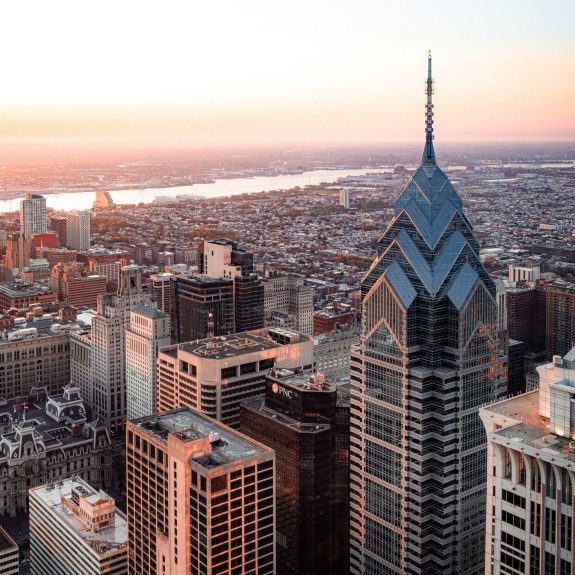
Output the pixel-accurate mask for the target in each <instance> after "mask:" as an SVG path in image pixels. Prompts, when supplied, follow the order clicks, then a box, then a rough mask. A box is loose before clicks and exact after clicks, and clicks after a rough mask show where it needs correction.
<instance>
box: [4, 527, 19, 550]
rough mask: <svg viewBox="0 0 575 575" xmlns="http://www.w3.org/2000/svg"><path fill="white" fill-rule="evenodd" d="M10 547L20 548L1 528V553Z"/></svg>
mask: <svg viewBox="0 0 575 575" xmlns="http://www.w3.org/2000/svg"><path fill="white" fill-rule="evenodd" d="M10 547H16V548H18V545H17V544H16V542H15V541H14V540H13V539H12V537H10V535H8V533H6V531H4V529H2V527H0V551H6V549H10Z"/></svg>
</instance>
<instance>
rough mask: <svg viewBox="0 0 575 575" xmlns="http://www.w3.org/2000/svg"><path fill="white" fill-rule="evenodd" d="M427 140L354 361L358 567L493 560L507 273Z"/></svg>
mask: <svg viewBox="0 0 575 575" xmlns="http://www.w3.org/2000/svg"><path fill="white" fill-rule="evenodd" d="M426 93H427V106H426V125H425V148H424V151H423V158H422V162H421V165H420V167H419V168H418V170H417V171H416V172H415V174H414V175H413V176H412V177H411V178H410V180H409V181H408V182H407V184H406V185H405V187H404V188H403V190H402V191H401V193H400V194H399V196H398V197H397V199H396V201H395V217H394V218H393V220H392V221H391V223H390V225H389V226H388V228H387V230H386V231H385V232H384V234H383V235H382V236H381V238H380V239H379V243H378V255H377V257H376V259H375V261H374V262H373V264H372V266H371V269H370V270H369V271H368V272H367V274H366V275H365V277H364V279H363V282H362V301H363V303H362V306H363V320H362V333H361V342H360V348H359V351H358V353H357V354H356V355H355V356H354V358H353V360H352V361H353V363H352V368H351V369H352V372H351V373H352V382H351V383H352V386H351V389H352V395H351V458H350V467H351V480H350V485H351V572H352V573H356V574H360V573H365V574H370V575H373V574H384V573H385V574H395V573H397V574H404V573H406V574H413V575H415V574H425V575H434V574H442V575H446V574H458V575H461V574H465V575H471V574H473V575H479V574H481V573H483V562H484V557H483V553H484V522H485V479H484V476H482V474H484V473H485V465H486V438H485V433H484V432H483V431H482V429H481V427H482V424H481V421H480V419H479V416H478V409H479V407H480V406H481V405H483V404H484V403H486V402H489V401H492V400H494V399H496V398H498V397H501V396H502V395H504V394H505V391H506V381H507V377H506V363H505V358H504V357H502V356H501V355H500V354H499V352H498V341H497V329H496V324H497V304H496V300H495V285H494V283H493V281H492V280H491V278H490V277H489V275H488V274H487V273H486V271H485V269H484V268H483V266H482V264H481V262H480V260H479V244H478V242H477V240H476V239H475V237H474V236H473V233H472V229H471V226H470V224H469V222H468V221H467V218H466V217H465V215H464V213H463V206H462V201H461V198H460V197H459V196H458V194H457V192H456V191H455V189H454V188H453V186H452V185H451V183H450V181H449V180H448V178H447V176H446V175H445V174H444V173H443V172H442V171H441V169H440V168H439V167H438V166H437V163H436V159H435V152H434V149H433V104H432V93H433V80H432V77H431V56H429V60H428V78H427V81H426Z"/></svg>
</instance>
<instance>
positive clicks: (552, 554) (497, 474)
mask: <svg viewBox="0 0 575 575" xmlns="http://www.w3.org/2000/svg"><path fill="white" fill-rule="evenodd" d="M537 371H538V372H539V380H540V388H539V390H536V391H531V392H529V393H526V394H523V395H520V396H518V397H514V398H512V399H507V400H504V401H501V402H499V403H497V404H495V405H491V406H489V407H486V408H484V409H481V410H480V415H481V419H482V420H483V424H484V425H485V429H486V431H487V438H488V454H487V522H486V542H487V545H486V555H485V566H486V570H485V573H486V575H496V574H501V575H523V574H527V575H544V574H546V573H553V574H564V573H573V569H574V565H575V562H574V558H575V555H574V553H575V537H574V530H573V521H574V519H575V514H574V512H573V509H574V506H575V497H574V493H575V441H574V440H575V409H574V407H573V406H574V405H575V348H573V349H572V350H571V351H570V352H569V353H568V354H567V355H566V356H565V357H564V358H561V357H559V356H555V357H554V360H553V363H549V364H546V365H543V366H540V367H538V368H537Z"/></svg>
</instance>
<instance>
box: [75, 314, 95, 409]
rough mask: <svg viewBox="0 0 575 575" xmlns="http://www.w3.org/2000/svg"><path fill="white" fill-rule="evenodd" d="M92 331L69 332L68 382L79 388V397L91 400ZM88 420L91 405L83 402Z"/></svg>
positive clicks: (92, 383) (89, 329)
mask: <svg viewBox="0 0 575 575" xmlns="http://www.w3.org/2000/svg"><path fill="white" fill-rule="evenodd" d="M94 315H95V313H94ZM91 333H92V330H91V327H90V326H85V327H78V328H77V329H73V330H71V331H70V382H72V383H73V384H75V385H77V386H78V387H79V388H80V395H81V396H82V397H83V398H84V397H88V398H91V397H92V393H93V386H94V382H93V376H92V374H93V368H92V335H91ZM85 407H86V413H87V415H88V418H89V419H91V417H92V404H91V401H90V402H86V401H85Z"/></svg>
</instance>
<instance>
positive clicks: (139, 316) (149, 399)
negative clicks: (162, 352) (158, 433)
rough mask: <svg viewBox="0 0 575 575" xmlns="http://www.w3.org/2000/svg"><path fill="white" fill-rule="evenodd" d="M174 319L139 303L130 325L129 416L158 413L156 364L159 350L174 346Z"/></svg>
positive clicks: (128, 340) (128, 356)
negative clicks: (172, 329) (172, 321)
mask: <svg viewBox="0 0 575 575" xmlns="http://www.w3.org/2000/svg"><path fill="white" fill-rule="evenodd" d="M170 343H171V340H170V318H169V316H168V315H166V314H165V313H164V312H163V311H159V310H157V309H154V308H151V307H145V306H142V305H140V306H137V307H135V308H133V309H132V311H131V312H130V327H128V328H126V393H127V417H128V419H136V418H138V417H144V416H146V415H150V414H151V413H157V411H158V408H157V402H156V398H157V395H158V392H157V386H156V371H157V367H156V363H157V359H158V350H159V349H160V348H161V347H165V346H168V345H170Z"/></svg>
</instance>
